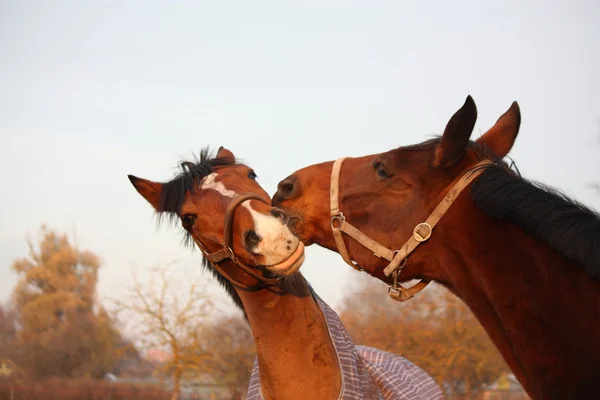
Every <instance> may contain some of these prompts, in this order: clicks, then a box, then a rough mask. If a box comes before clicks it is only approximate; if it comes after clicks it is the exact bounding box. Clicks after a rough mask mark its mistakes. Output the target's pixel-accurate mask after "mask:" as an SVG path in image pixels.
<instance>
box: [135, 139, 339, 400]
mask: <svg viewBox="0 0 600 400" xmlns="http://www.w3.org/2000/svg"><path fill="white" fill-rule="evenodd" d="M182 169H183V172H182V173H181V174H180V175H179V176H177V177H176V178H174V179H173V180H171V181H170V182H167V183H157V182H151V181H148V180H145V179H140V178H136V177H134V176H131V175H130V176H129V179H130V180H131V183H132V184H133V185H134V186H135V188H136V189H137V191H138V192H139V193H140V194H141V195H142V196H143V197H144V198H145V199H146V200H147V201H148V202H149V203H150V204H151V205H152V207H154V209H155V210H156V211H157V212H158V213H159V217H160V216H161V215H166V216H168V217H170V218H172V220H173V221H178V220H180V221H181V225H182V227H183V229H184V230H185V235H186V238H187V239H188V243H190V244H191V243H192V242H195V243H196V244H197V246H198V247H199V248H200V249H201V251H202V253H203V254H204V256H205V258H204V261H206V262H207V263H206V264H207V265H205V266H206V267H208V269H209V270H210V271H211V272H213V275H214V276H215V277H216V278H217V279H218V280H219V282H220V283H221V284H222V285H223V286H224V287H225V288H226V289H227V291H228V293H229V295H230V296H231V297H232V298H233V299H234V301H235V303H236V304H237V305H238V306H241V307H243V310H244V312H245V315H246V318H247V319H248V322H249V323H250V326H251V328H252V332H253V333H254V339H255V342H256V349H257V355H258V363H259V369H260V384H261V388H262V392H263V395H264V397H265V398H266V399H305V398H307V397H305V396H309V397H308V398H315V399H334V398H336V396H337V395H338V393H339V391H340V371H339V367H338V361H337V359H336V355H335V350H334V348H333V346H332V343H331V340H330V338H329V335H328V331H327V326H326V325H325V323H324V320H323V316H322V315H321V313H320V311H319V309H318V306H317V304H316V303H315V301H314V300H313V298H312V296H311V293H310V290H309V287H308V284H307V283H306V281H305V280H304V279H303V278H301V277H298V279H293V280H292V279H280V278H281V277H285V276H290V275H292V274H293V273H294V272H296V271H297V270H298V269H299V268H300V266H301V265H302V262H303V258H304V250H303V247H304V246H303V245H302V243H301V242H299V240H298V238H297V237H296V236H294V235H293V234H292V233H291V232H290V230H289V229H288V226H287V217H286V215H285V214H284V213H283V212H282V211H281V210H278V209H276V208H273V207H271V205H270V203H271V201H270V198H269V195H268V194H267V193H266V192H265V191H264V190H263V189H262V188H261V187H260V185H259V184H258V183H257V182H256V180H255V178H256V175H255V173H254V171H253V170H252V169H250V168H249V167H247V166H245V165H241V164H236V162H235V157H234V155H233V154H232V153H231V152H230V151H228V150H226V149H224V148H220V149H219V152H218V154H217V156H216V158H209V157H208V154H207V153H206V152H203V154H202V155H201V159H200V160H199V161H198V162H195V163H191V162H186V163H182ZM246 194H252V195H253V196H255V197H250V198H245V196H244V195H246ZM242 196H244V197H242ZM237 199H240V200H244V199H245V201H243V202H238V204H235V202H236V201H237ZM163 213H164V214H163ZM223 249H231V252H230V253H229V252H228V251H229V250H225V252H222V254H218V253H219V252H221V251H222V250H223ZM214 254H218V256H213V255H214ZM222 256H223V258H221V259H219V258H220V257H222ZM211 263H212V265H211ZM211 266H214V267H213V268H211ZM240 266H245V267H246V268H248V270H245V269H244V268H242V267H240ZM258 266H262V267H258ZM317 354H318V357H316V355H317Z"/></svg>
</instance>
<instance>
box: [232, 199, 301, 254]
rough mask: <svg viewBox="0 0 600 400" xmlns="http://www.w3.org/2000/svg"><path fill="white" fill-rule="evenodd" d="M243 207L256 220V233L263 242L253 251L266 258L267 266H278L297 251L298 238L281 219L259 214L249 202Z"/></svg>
mask: <svg viewBox="0 0 600 400" xmlns="http://www.w3.org/2000/svg"><path fill="white" fill-rule="evenodd" d="M242 206H243V207H244V208H245V209H247V210H248V211H249V212H250V215H251V216H252V219H253V220H254V231H255V232H256V234H257V235H258V236H259V237H260V238H261V241H260V242H259V243H258V244H257V245H256V247H255V248H254V249H253V250H254V252H256V253H257V254H260V255H261V256H263V257H264V264H265V265H274V264H278V263H280V262H282V261H283V260H285V259H286V258H287V257H289V256H290V255H291V254H292V253H293V252H294V250H296V248H297V247H298V238H297V237H296V236H294V235H293V234H292V232H291V231H290V229H289V228H288V227H287V225H286V224H284V223H283V221H282V220H281V219H280V218H277V217H274V216H272V215H265V214H261V213H259V212H258V211H256V210H255V209H253V208H252V205H251V204H250V202H249V201H247V202H245V203H244V204H242ZM288 241H290V243H288Z"/></svg>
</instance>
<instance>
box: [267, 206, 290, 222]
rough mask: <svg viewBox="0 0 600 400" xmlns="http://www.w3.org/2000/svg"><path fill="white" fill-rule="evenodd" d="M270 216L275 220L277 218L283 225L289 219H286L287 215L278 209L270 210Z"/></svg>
mask: <svg viewBox="0 0 600 400" xmlns="http://www.w3.org/2000/svg"><path fill="white" fill-rule="evenodd" d="M271 215H272V216H274V217H275V218H279V219H280V220H281V221H283V223H284V224H287V222H288V221H289V220H290V217H288V215H287V214H286V213H285V212H284V211H283V210H281V209H279V208H272V209H271Z"/></svg>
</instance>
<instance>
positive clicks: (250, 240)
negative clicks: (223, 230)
mask: <svg viewBox="0 0 600 400" xmlns="http://www.w3.org/2000/svg"><path fill="white" fill-rule="evenodd" d="M260 241H261V237H260V236H258V235H257V234H256V232H254V231H253V230H250V231H248V232H246V234H245V235H244V245H245V246H246V249H249V250H251V249H253V248H254V247H256V246H257V245H258V244H259V243H260Z"/></svg>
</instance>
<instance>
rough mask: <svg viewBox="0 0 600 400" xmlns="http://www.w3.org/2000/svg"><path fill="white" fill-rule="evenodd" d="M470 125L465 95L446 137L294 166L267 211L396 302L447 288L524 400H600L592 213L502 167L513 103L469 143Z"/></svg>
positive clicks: (516, 111)
mask: <svg viewBox="0 0 600 400" xmlns="http://www.w3.org/2000/svg"><path fill="white" fill-rule="evenodd" d="M476 119H477V107H476V105H475V102H474V100H473V98H472V97H471V96H468V97H467V98H466V100H465V102H464V104H463V105H462V106H461V107H460V109H459V110H458V111H456V112H455V113H454V115H453V116H452V117H451V118H450V120H449V121H448V123H447V124H446V127H445V130H444V132H443V134H442V135H441V137H440V136H436V137H434V138H432V139H429V140H426V141H424V142H421V143H418V144H414V145H410V146H405V147H399V148H396V149H393V150H390V151H387V152H384V153H380V154H372V155H366V156H361V157H356V158H340V159H337V160H335V161H328V162H322V163H318V164H314V165H310V166H307V167H305V168H302V169H299V170H297V171H296V172H294V173H292V174H291V175H289V176H288V177H287V178H285V179H283V180H282V181H281V182H279V184H278V189H277V192H276V193H275V195H274V196H273V199H272V200H273V203H272V204H273V205H274V206H277V207H280V208H281V209H283V210H284V211H285V212H287V213H288V214H289V215H290V217H291V218H292V220H293V221H294V224H293V225H294V230H295V233H296V234H297V235H298V236H299V237H300V239H301V240H302V241H303V242H304V244H305V245H306V246H308V245H311V244H317V245H319V246H322V247H324V248H327V249H330V250H332V251H334V252H338V253H339V254H340V255H341V256H342V257H343V258H344V260H345V261H346V262H347V263H349V264H350V265H351V266H352V267H354V268H355V269H358V270H360V271H364V272H366V273H368V274H369V275H371V276H373V277H375V278H377V279H379V280H381V281H383V282H385V283H387V284H388V285H389V289H388V293H389V295H390V297H392V298H393V299H395V300H399V301H406V300H408V299H411V298H413V297H414V296H416V297H415V298H417V299H418V295H417V293H418V292H419V291H420V290H423V289H424V288H425V287H426V286H427V284H428V283H429V282H430V281H435V282H437V283H439V284H441V285H443V286H445V287H446V288H448V289H449V290H450V291H451V292H452V293H454V294H455V295H456V296H458V297H459V298H460V299H462V301H464V302H465V303H466V304H467V306H468V307H469V308H470V309H471V311H472V312H473V313H474V314H475V316H476V317H477V318H478V320H479V322H480V323H481V325H482V326H483V327H484V329H485V330H486V332H487V334H488V335H489V337H490V338H491V340H492V341H493V343H494V344H495V346H496V348H497V349H498V350H499V351H500V353H501V354H502V356H503V357H504V359H505V360H506V362H507V364H508V365H509V367H510V368H511V369H512V370H513V372H514V373H515V375H516V377H517V378H518V380H519V381H520V382H521V384H522V385H523V387H524V389H525V390H526V392H527V393H528V395H529V396H531V397H532V398H534V399H575V398H576V399H592V398H595V399H599V398H600V340H599V338H600V318H598V316H599V315H600V284H599V282H598V278H599V277H600V217H599V215H598V214H597V213H596V212H594V211H592V210H591V209H589V208H587V207H586V206H584V205H582V204H580V203H579V202H577V201H575V200H573V199H570V198H568V197H566V196H565V195H564V194H562V193H561V192H559V191H557V190H555V189H552V188H550V187H548V186H546V185H543V184H541V183H538V182H535V181H530V180H527V179H525V178H523V177H522V176H521V174H520V173H519V172H518V169H516V170H515V168H513V165H512V164H508V163H507V162H506V161H505V157H506V156H507V155H508V153H509V152H510V150H511V148H512V147H513V144H514V142H515V140H516V138H517V134H518V133H519V128H520V124H521V112H520V108H519V105H518V103H517V102H516V101H515V102H513V103H512V104H511V106H510V107H509V109H508V110H507V111H505V112H504V114H502V115H501V116H500V117H499V118H498V120H497V121H496V123H495V124H494V125H493V126H492V127H491V128H490V129H489V130H488V131H486V132H485V133H484V134H483V135H481V137H479V138H477V139H476V140H471V133H472V131H473V128H474V126H475V121H476ZM539 151H542V150H541V149H540V150H539ZM466 188H469V190H468V194H466V193H465V192H466V191H465V189H466ZM461 193H465V194H462V195H461ZM413 279H419V280H420V281H419V282H418V283H417V284H416V285H415V286H413V287H411V288H405V287H403V286H402V283H404V282H408V281H411V280H413ZM413 301H418V300H413Z"/></svg>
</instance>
